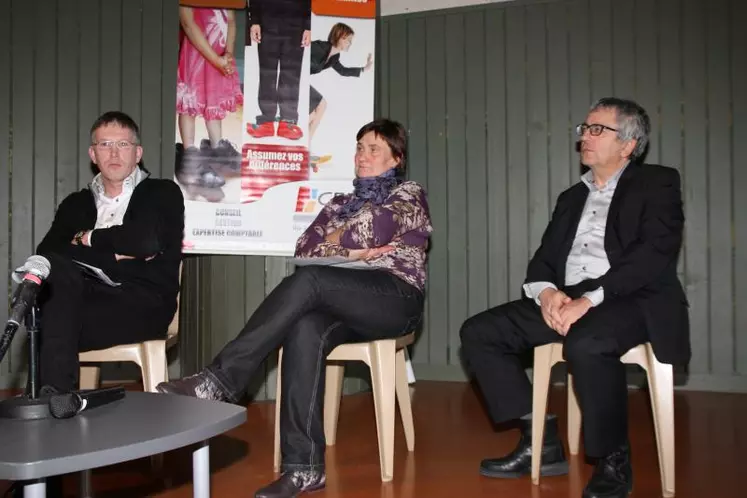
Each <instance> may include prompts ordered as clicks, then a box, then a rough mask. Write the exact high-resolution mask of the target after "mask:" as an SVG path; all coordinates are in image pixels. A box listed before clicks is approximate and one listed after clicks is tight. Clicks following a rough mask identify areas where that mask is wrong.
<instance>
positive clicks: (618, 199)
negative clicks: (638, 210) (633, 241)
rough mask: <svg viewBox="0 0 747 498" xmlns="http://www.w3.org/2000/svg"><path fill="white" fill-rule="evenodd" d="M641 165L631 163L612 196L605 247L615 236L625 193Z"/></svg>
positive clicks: (606, 227)
mask: <svg viewBox="0 0 747 498" xmlns="http://www.w3.org/2000/svg"><path fill="white" fill-rule="evenodd" d="M640 167H641V165H640V164H639V163H630V164H629V165H628V167H627V168H625V171H623V174H622V175H621V176H620V179H619V180H618V182H617V187H616V188H615V193H614V194H613V195H612V201H611V202H610V209H609V211H608V212H607V224H606V226H605V237H604V238H605V246H608V245H609V240H610V239H609V237H610V236H612V235H613V232H614V230H612V226H613V222H614V221H615V219H616V218H617V215H618V214H619V213H620V206H622V200H623V199H624V198H625V192H626V191H627V189H628V187H629V186H630V184H631V183H632V180H633V178H635V176H636V174H637V173H638V170H639V168H640Z"/></svg>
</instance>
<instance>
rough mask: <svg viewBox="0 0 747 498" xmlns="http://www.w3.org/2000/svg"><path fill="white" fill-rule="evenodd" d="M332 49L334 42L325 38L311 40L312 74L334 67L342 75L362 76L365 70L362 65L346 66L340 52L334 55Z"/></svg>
mask: <svg viewBox="0 0 747 498" xmlns="http://www.w3.org/2000/svg"><path fill="white" fill-rule="evenodd" d="M331 51H332V44H331V43H330V42H328V41H324V40H315V41H313V42H311V58H310V62H309V70H310V72H311V74H317V73H320V72H322V71H324V70H325V69H327V68H329V67H332V68H334V70H335V71H337V73H338V74H339V75H340V76H360V75H361V73H362V72H363V68H362V67H346V66H343V65H342V63H341V62H340V54H335V55H333V56H332V57H330V56H329V53H330V52H331Z"/></svg>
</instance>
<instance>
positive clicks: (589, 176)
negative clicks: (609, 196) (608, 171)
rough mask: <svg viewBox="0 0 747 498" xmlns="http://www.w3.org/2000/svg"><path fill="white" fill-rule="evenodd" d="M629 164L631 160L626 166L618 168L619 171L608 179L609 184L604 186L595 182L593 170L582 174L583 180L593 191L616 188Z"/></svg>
mask: <svg viewBox="0 0 747 498" xmlns="http://www.w3.org/2000/svg"><path fill="white" fill-rule="evenodd" d="M629 164H630V161H628V162H626V163H625V166H623V167H622V168H620V169H619V170H617V172H616V173H615V174H614V175H612V178H610V179H609V180H607V184H606V185H605V186H604V187H602V188H599V187H597V186H596V184H595V183H594V173H593V172H592V171H591V170H589V171H587V172H586V173H584V174H583V175H581V181H582V182H584V183H585V184H586V186H587V187H588V188H589V190H590V191H591V192H598V191H602V190H615V187H617V182H619V181H620V177H621V176H622V174H623V171H625V168H627V167H628V165H629Z"/></svg>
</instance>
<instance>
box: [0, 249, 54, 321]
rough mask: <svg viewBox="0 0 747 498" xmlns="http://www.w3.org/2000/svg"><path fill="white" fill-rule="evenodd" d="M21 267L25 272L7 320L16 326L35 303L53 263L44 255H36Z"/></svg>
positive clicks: (12, 301)
mask: <svg viewBox="0 0 747 498" xmlns="http://www.w3.org/2000/svg"><path fill="white" fill-rule="evenodd" d="M21 268H22V269H23V271H25V273H24V274H23V278H22V279H21V281H20V283H19V284H18V287H17V288H16V292H15V294H14V295H13V299H12V300H11V302H10V304H11V310H10V317H9V318H8V322H7V323H8V324H11V323H14V324H16V326H18V325H20V324H21V322H22V320H23V318H24V317H25V316H26V312H27V311H28V309H29V307H30V306H32V305H33V304H34V301H35V300H36V295H37V294H38V293H39V289H40V288H41V284H42V282H43V281H44V280H46V279H47V277H49V272H50V271H51V265H50V263H49V260H48V259H47V258H45V257H44V256H39V255H34V256H31V257H30V258H29V259H27V260H26V263H24V265H23V266H22V267H21Z"/></svg>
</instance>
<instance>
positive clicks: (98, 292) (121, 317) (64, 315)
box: [39, 254, 168, 391]
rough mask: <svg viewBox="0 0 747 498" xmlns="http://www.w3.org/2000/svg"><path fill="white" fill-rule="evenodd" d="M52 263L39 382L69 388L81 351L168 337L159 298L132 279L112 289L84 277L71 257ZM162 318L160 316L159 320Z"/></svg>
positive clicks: (54, 259)
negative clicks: (132, 281)
mask: <svg viewBox="0 0 747 498" xmlns="http://www.w3.org/2000/svg"><path fill="white" fill-rule="evenodd" d="M47 258H48V259H49V261H50V263H51V267H52V271H51V272H50V274H49V279H48V280H47V282H46V284H45V287H44V289H43V293H42V295H41V296H40V299H39V302H40V305H41V332H40V334H39V338H40V339H39V342H40V348H39V378H40V384H41V385H50V386H53V387H55V388H57V389H58V390H61V391H70V390H72V389H74V388H75V385H76V384H77V382H78V372H79V364H78V353H79V352H80V351H89V350H94V349H104V348H108V347H111V346H116V345H119V344H129V343H133V342H142V341H148V340H153V339H164V338H165V337H166V329H167V327H168V322H166V323H161V322H163V321H164V320H163V319H162V318H160V317H162V316H163V315H164V312H163V309H164V303H163V301H162V299H161V297H160V296H159V295H158V294H157V293H155V292H152V291H149V290H147V289H144V288H142V287H141V286H137V285H134V284H132V283H128V282H125V283H122V285H121V286H119V287H109V286H108V285H106V284H103V283H101V282H100V281H98V280H94V279H92V278H90V277H87V276H84V274H83V273H82V272H81V270H80V269H79V267H78V266H77V265H76V264H75V263H73V262H72V261H71V260H70V259H69V258H67V257H64V256H60V255H57V254H52V255H47ZM157 317H158V318H157Z"/></svg>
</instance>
